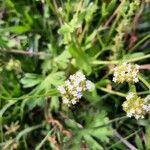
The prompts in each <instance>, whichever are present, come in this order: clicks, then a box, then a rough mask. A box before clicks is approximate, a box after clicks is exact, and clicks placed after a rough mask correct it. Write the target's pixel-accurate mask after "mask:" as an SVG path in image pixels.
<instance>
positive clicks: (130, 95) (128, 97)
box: [126, 93, 134, 100]
mask: <svg viewBox="0 0 150 150" xmlns="http://www.w3.org/2000/svg"><path fill="white" fill-rule="evenodd" d="M133 97H134V93H129V94H128V95H127V97H126V99H127V100H129V99H132V98H133Z"/></svg>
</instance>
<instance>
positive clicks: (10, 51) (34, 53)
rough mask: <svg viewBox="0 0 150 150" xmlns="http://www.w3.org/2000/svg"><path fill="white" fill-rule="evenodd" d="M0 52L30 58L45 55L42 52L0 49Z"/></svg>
mask: <svg viewBox="0 0 150 150" xmlns="http://www.w3.org/2000/svg"><path fill="white" fill-rule="evenodd" d="M0 52H3V53H13V54H21V55H30V56H41V55H47V54H46V53H44V52H32V51H24V50H15V49H12V50H2V49H0Z"/></svg>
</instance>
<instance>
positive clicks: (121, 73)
mask: <svg viewBox="0 0 150 150" xmlns="http://www.w3.org/2000/svg"><path fill="white" fill-rule="evenodd" d="M139 68H140V66H139V65H134V64H129V63H123V64H122V65H120V66H116V67H115V68H114V77H113V81H114V82H116V83H123V82H129V83H137V82H138V81H139V80H138V77H137V75H138V72H139Z"/></svg>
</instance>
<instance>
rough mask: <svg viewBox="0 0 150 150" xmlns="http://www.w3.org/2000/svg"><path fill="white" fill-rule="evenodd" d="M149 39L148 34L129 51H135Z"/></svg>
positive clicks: (149, 35)
mask: <svg viewBox="0 0 150 150" xmlns="http://www.w3.org/2000/svg"><path fill="white" fill-rule="evenodd" d="M149 38H150V34H148V35H146V36H145V37H144V38H142V39H141V40H140V41H139V42H138V43H137V44H136V45H135V46H134V47H132V48H131V49H130V50H129V51H130V52H131V51H133V50H134V49H136V48H137V47H138V46H140V45H141V44H142V43H143V42H144V41H146V40H147V39H149Z"/></svg>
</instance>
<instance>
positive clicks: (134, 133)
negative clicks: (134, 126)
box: [108, 128, 142, 150]
mask: <svg viewBox="0 0 150 150" xmlns="http://www.w3.org/2000/svg"><path fill="white" fill-rule="evenodd" d="M141 130H142V128H140V129H139V130H137V131H135V132H133V133H132V134H130V135H129V136H126V137H125V138H123V139H125V140H127V139H129V138H130V137H132V136H134V135H136V134H137V133H138V132H140V131H141ZM121 142H122V141H121V140H119V141H118V142H116V143H115V144H112V145H111V146H110V147H108V150H109V149H112V147H114V146H116V145H117V144H120V143H121Z"/></svg>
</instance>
